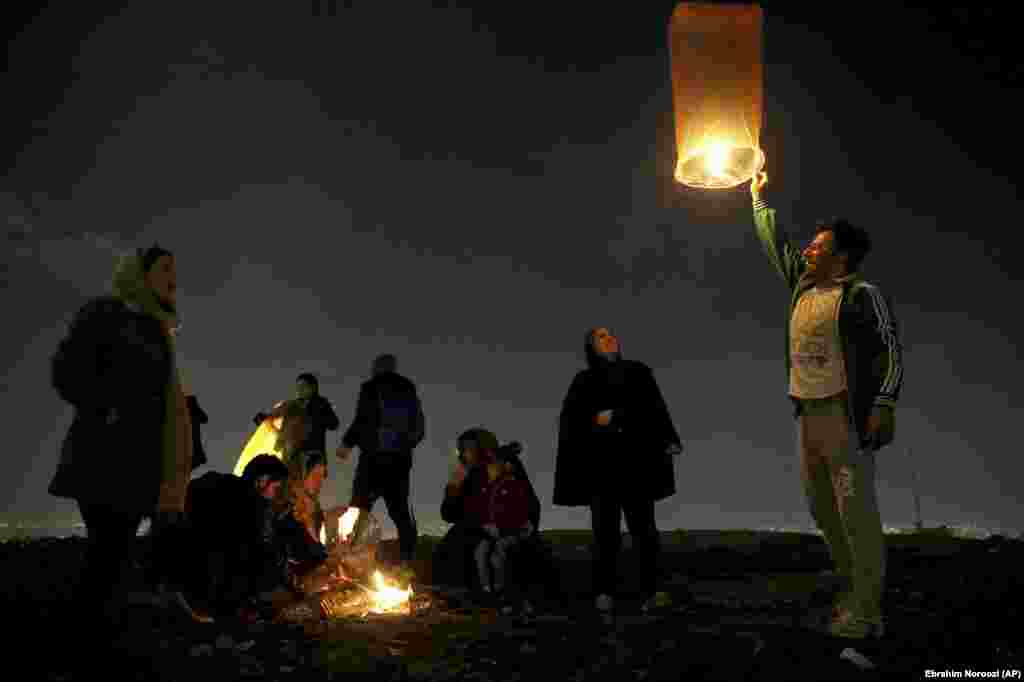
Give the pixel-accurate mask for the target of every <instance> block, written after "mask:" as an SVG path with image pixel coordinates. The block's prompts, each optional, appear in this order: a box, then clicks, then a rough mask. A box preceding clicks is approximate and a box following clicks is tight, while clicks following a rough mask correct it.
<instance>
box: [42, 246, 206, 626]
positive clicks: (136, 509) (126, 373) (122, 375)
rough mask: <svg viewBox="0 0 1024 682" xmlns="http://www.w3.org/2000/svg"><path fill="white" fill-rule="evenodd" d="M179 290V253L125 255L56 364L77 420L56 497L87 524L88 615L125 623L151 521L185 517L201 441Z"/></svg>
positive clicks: (84, 600)
mask: <svg viewBox="0 0 1024 682" xmlns="http://www.w3.org/2000/svg"><path fill="white" fill-rule="evenodd" d="M176 289H177V273H176V270H175V263H174V256H173V255H172V254H171V253H170V252H169V251H166V250H165V249H162V248H160V247H159V246H156V245H154V246H152V247H150V248H149V249H146V250H141V249H140V250H138V251H137V252H134V253H131V254H128V255H126V256H124V257H122V258H121V260H120V261H119V263H118V265H117V269H116V270H115V273H114V280H113V293H112V295H109V296H103V297H99V298H96V299H93V300H91V301H89V302H88V303H86V304H85V305H84V306H83V307H82V308H81V309H80V310H79V311H78V313H77V314H76V315H75V317H74V319H73V320H72V322H71V326H70V329H69V333H68V335H67V337H66V338H65V339H64V340H63V341H62V342H61V343H60V345H59V346H58V349H57V352H56V354H55V355H54V357H53V360H52V364H51V379H52V383H53V386H54V388H55V389H56V390H57V392H58V394H59V395H60V396H61V398H63V399H64V400H66V401H67V402H69V403H71V405H72V406H74V408H75V414H74V418H73V420H72V423H71V427H70V429H69V431H68V434H67V436H66V437H65V439H64V443H63V445H62V447H61V453H60V462H59V464H58V466H57V472H56V474H55V475H54V478H53V480H52V482H51V483H50V487H49V492H50V493H51V494H52V495H55V496H57V497H66V498H71V499H74V500H75V501H76V502H77V503H78V508H79V510H80V512H81V515H82V520H83V522H84V523H85V527H86V531H87V534H88V543H89V544H88V549H87V552H86V566H85V569H84V571H83V573H82V575H81V582H80V585H79V588H78V595H79V599H80V604H79V606H80V611H79V612H80V613H83V614H84V615H85V616H86V617H96V616H98V617H99V618H100V619H101V620H104V619H110V618H115V617H116V612H115V611H114V610H113V609H112V608H111V604H110V601H111V598H112V597H113V596H114V590H115V586H116V585H117V583H118V581H119V577H120V572H121V570H122V567H123V564H124V562H125V561H126V560H127V559H128V558H129V557H130V556H131V554H132V552H133V549H134V548H135V537H136V533H137V529H138V526H139V524H140V522H141V520H142V519H143V518H144V517H147V516H151V517H153V518H154V521H155V522H156V523H155V526H156V527H158V528H159V527H166V526H170V525H173V524H174V523H175V522H176V520H177V519H179V518H180V517H181V516H182V515H183V513H184V509H185V493H186V490H187V485H188V480H189V476H190V472H191V469H192V456H193V453H192V446H193V439H192V424H191V420H190V414H189V407H188V403H187V401H186V398H185V395H184V392H183V390H182V387H181V381H180V380H179V377H178V369H177V365H176V362H175V353H174V334H175V330H176V329H177V322H176V309H175V303H176ZM108 622H109V621H108Z"/></svg>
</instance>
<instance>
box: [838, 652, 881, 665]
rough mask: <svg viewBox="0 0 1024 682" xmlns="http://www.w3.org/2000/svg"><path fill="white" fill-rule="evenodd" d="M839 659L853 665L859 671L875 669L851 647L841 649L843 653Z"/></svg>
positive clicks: (862, 655)
mask: <svg viewBox="0 0 1024 682" xmlns="http://www.w3.org/2000/svg"><path fill="white" fill-rule="evenodd" d="M839 658H841V659H843V660H844V661H849V662H850V663H853V664H854V665H855V666H857V667H858V668H860V669H861V670H872V669H874V667H875V664H874V663H872V662H871V660H870V659H868V658H867V657H866V656H865V655H864V654H862V653H860V652H859V651H857V650H856V649H854V648H852V647H846V648H845V649H843V652H842V653H841V654H839Z"/></svg>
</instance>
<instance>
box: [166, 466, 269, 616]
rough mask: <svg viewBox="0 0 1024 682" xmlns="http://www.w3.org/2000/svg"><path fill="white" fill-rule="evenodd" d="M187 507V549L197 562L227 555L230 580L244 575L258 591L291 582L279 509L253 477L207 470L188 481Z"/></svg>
mask: <svg viewBox="0 0 1024 682" xmlns="http://www.w3.org/2000/svg"><path fill="white" fill-rule="evenodd" d="M186 511H187V513H188V517H189V536H190V539H191V543H190V546H189V548H188V551H189V553H190V555H192V556H193V558H194V559H195V563H196V565H197V566H198V567H199V568H201V569H205V568H206V567H207V563H208V562H209V560H210V558H211V557H213V556H215V555H219V556H222V557H224V558H225V559H226V564H225V565H223V566H220V569H221V570H224V571H226V573H227V575H226V576H222V577H224V578H225V581H226V582H230V581H231V580H233V581H235V582H238V581H239V580H240V579H244V580H242V582H243V583H246V584H249V585H251V587H252V590H256V591H265V590H271V589H273V588H274V587H278V586H281V585H285V584H287V582H288V572H287V571H288V562H287V559H288V554H287V549H288V548H287V546H286V542H285V539H284V538H283V537H281V533H280V531H279V524H278V517H277V514H276V513H275V511H274V509H273V507H272V505H271V503H270V502H269V501H268V500H266V499H264V498H263V497H262V496H261V495H260V494H259V493H258V492H257V491H256V489H255V488H254V487H253V484H252V483H250V482H248V481H246V480H244V479H242V478H239V477H238V476H235V475H233V474H223V473H219V472H216V471H209V472H207V473H205V474H203V475H202V476H199V477H198V478H195V479H193V480H192V481H191V482H190V483H189V487H188V496H187V498H186ZM199 577H200V578H201V576H199ZM229 578H230V579H231V580H228V579H229ZM200 582H201V580H200ZM218 596H222V595H218ZM249 596H251V595H249Z"/></svg>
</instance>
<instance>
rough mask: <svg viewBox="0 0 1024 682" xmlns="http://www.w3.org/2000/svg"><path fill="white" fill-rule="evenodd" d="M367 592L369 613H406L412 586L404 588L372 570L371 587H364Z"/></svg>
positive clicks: (410, 599)
mask: <svg viewBox="0 0 1024 682" xmlns="http://www.w3.org/2000/svg"><path fill="white" fill-rule="evenodd" d="M366 589H367V593H368V594H369V598H370V599H369V603H370V609H369V612H370V613H408V612H409V605H410V604H411V603H412V586H411V585H410V586H409V587H407V588H405V589H404V590H403V589H401V588H400V587H398V585H396V584H395V583H393V582H391V581H390V580H388V579H386V578H385V577H384V576H383V575H381V572H380V571H374V572H373V587H372V588H366Z"/></svg>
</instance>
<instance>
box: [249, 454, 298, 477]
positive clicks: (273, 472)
mask: <svg viewBox="0 0 1024 682" xmlns="http://www.w3.org/2000/svg"><path fill="white" fill-rule="evenodd" d="M263 476H266V477H268V478H269V479H270V480H271V481H283V480H285V479H286V478H288V467H286V466H285V465H284V462H282V461H281V460H280V459H278V458H277V457H275V456H274V455H271V454H268V453H264V454H262V455H256V456H255V457H253V458H252V461H250V462H249V463H248V464H246V465H245V469H244V470H243V471H242V478H243V479H244V480H246V481H249V482H255V481H258V480H259V479H260V478H261V477H263Z"/></svg>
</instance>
